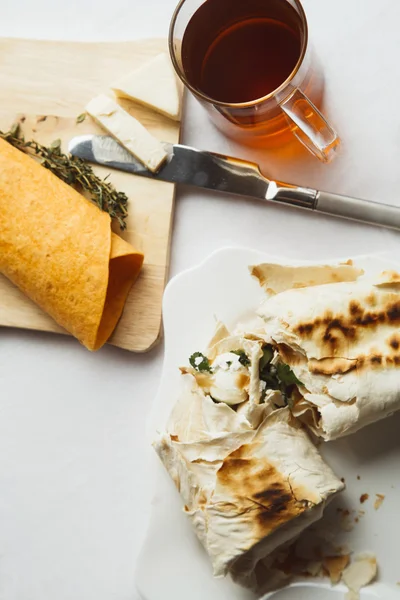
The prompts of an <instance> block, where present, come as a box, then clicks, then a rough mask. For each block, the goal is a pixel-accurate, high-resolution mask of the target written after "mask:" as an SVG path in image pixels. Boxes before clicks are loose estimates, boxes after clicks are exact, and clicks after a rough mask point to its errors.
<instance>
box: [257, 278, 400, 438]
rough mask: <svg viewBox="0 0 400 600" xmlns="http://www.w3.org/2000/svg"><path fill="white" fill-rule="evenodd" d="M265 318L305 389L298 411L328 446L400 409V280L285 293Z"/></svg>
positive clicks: (266, 307)
mask: <svg viewBox="0 0 400 600" xmlns="http://www.w3.org/2000/svg"><path fill="white" fill-rule="evenodd" d="M258 313H259V315H260V316H261V317H262V318H263V320H264V323H265V334H267V335H268V336H269V337H270V339H271V342H272V343H273V344H275V346H276V347H277V348H278V350H279V353H280V355H281V356H282V359H283V361H284V362H285V363H287V364H288V365H289V366H290V367H291V369H292V370H293V372H294V373H295V375H296V377H297V378H298V379H299V380H300V382H301V383H302V386H299V390H300V392H301V395H302V398H299V399H298V400H297V401H296V402H295V404H294V406H293V407H292V410H293V414H294V415H295V416H297V417H299V418H301V419H302V421H303V422H304V423H306V424H307V425H308V426H309V427H310V428H311V429H312V431H313V432H314V433H315V434H317V435H319V436H320V437H322V438H323V439H325V440H332V439H336V438H339V437H341V436H344V435H348V434H350V433H353V432H355V431H357V430H358V429H361V428H362V427H364V426H365V425H368V424H369V423H372V422H374V421H377V420H379V419H381V418H383V417H385V416H387V415H389V414H391V413H393V412H394V411H395V410H398V409H399V408H400V387H399V373H400V275H398V274H397V273H394V272H385V273H382V275H381V276H379V277H376V278H372V279H371V278H368V277H363V278H360V279H358V280H357V281H354V282H351V281H350V282H349V281H345V282H338V283H332V284H325V285H320V286H314V287H303V288H301V289H292V290H286V291H283V292H281V293H279V294H277V295H274V296H272V297H270V298H268V299H267V300H266V301H265V302H264V303H263V304H262V306H261V307H260V309H259V311H258Z"/></svg>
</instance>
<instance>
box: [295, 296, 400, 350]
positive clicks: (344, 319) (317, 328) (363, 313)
mask: <svg viewBox="0 0 400 600" xmlns="http://www.w3.org/2000/svg"><path fill="white" fill-rule="evenodd" d="M370 300H372V298H370ZM382 324H387V325H390V326H394V325H400V301H398V300H396V301H391V302H387V304H386V306H383V307H382V308H380V309H376V310H373V309H369V308H367V307H365V306H362V305H361V304H360V302H357V301H355V300H351V301H350V302H349V308H348V313H347V314H345V313H344V314H336V315H335V314H333V313H332V312H331V311H327V312H326V313H325V315H324V316H322V317H317V318H315V319H313V320H312V321H306V322H302V323H299V324H298V325H297V326H296V327H295V328H294V332H295V333H296V334H297V335H298V336H299V337H301V338H305V339H314V340H315V341H316V343H318V344H319V345H321V346H322V347H323V348H329V350H330V351H332V353H333V354H337V353H338V352H340V350H341V349H345V348H347V347H348V345H349V344H351V343H352V342H356V341H357V340H358V339H359V338H360V337H361V336H362V333H363V331H365V330H374V329H376V328H377V327H378V326H379V325H382ZM396 346H397V347H396ZM392 347H393V349H395V350H397V349H398V348H399V347H400V337H399V338H398V339H397V338H396V340H395V341H394V345H393V346H392Z"/></svg>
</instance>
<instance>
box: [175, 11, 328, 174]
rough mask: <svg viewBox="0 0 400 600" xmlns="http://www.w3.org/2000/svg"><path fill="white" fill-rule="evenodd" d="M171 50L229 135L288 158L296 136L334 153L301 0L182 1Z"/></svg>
mask: <svg viewBox="0 0 400 600" xmlns="http://www.w3.org/2000/svg"><path fill="white" fill-rule="evenodd" d="M169 48H170V53H171V58H172V62H173V65H174V67H175V70H176V72H177V74H178V75H179V77H180V78H181V80H182V81H183V83H184V84H185V85H186V86H187V87H188V88H189V89H190V90H191V92H192V93H193V94H194V95H195V96H196V97H197V99H198V100H199V101H200V102H201V104H202V105H203V106H204V107H205V108H206V110H207V111H208V112H209V114H210V116H211V118H212V120H213V121H214V123H215V124H216V125H217V127H219V129H220V130H221V131H223V132H224V133H226V134H227V135H229V136H231V137H233V138H234V139H236V140H239V141H242V142H244V143H248V144H251V145H253V146H256V147H260V148H263V149H267V148H270V149H273V151H274V153H275V152H277V151H279V152H280V153H282V158H283V157H286V156H287V157H288V158H290V157H292V156H293V151H295V152H297V151H299V150H300V148H301V146H300V144H299V143H298V142H301V144H302V145H303V146H305V147H306V148H307V149H308V150H309V151H310V152H312V153H313V154H314V155H315V156H317V157H318V158H319V159H320V160H322V161H325V162H328V161H329V160H331V159H332V158H333V156H334V155H335V152H336V149H337V148H338V146H339V143H340V139H339V137H338V135H337V133H336V131H335V130H334V128H333V127H332V126H331V125H330V123H329V122H328V121H327V119H326V118H325V117H324V115H323V114H322V113H321V112H320V110H319V109H320V107H321V104H322V98H323V77H322V73H321V71H320V69H319V65H318V62H317V60H316V56H315V54H314V52H313V50H312V48H311V46H310V43H309V36H308V26H307V18H306V15H305V12H304V9H303V7H302V4H301V0H179V4H178V6H177V8H176V10H175V12H174V14H173V17H172V21H171V27H170V33H169ZM296 138H297V142H296ZM289 146H290V148H289ZM286 149H287V150H286Z"/></svg>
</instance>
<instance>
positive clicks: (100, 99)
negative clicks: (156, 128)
mask: <svg viewBox="0 0 400 600" xmlns="http://www.w3.org/2000/svg"><path fill="white" fill-rule="evenodd" d="M86 112H87V113H88V114H89V115H90V116H91V117H93V119H94V120H95V121H96V122H97V123H99V125H101V126H102V127H103V128H104V129H106V130H107V131H108V132H109V133H110V134H111V135H112V136H113V137H115V139H116V140H117V141H118V142H119V143H120V144H122V146H124V147H125V148H126V149H127V150H128V151H129V152H130V153H131V154H133V155H134V156H135V158H137V159H138V160H140V162H141V163H143V164H144V165H145V166H146V167H147V168H148V169H149V170H150V171H152V172H153V173H155V172H156V171H158V169H159V168H160V167H161V165H162V163H163V162H164V161H165V159H166V158H167V153H166V152H165V150H164V147H163V145H162V144H161V142H159V141H158V140H157V139H156V138H155V137H154V136H153V135H151V133H150V132H149V131H147V129H146V128H145V127H144V126H143V125H142V124H141V123H139V121H138V120H137V119H135V118H134V117H132V116H131V115H130V114H129V113H127V112H126V111H125V110H124V109H123V108H122V107H121V106H119V104H117V103H116V102H115V101H114V100H112V99H111V98H109V97H108V96H105V95H104V94H101V95H100V96H96V98H93V100H91V101H90V102H89V104H88V105H87V106H86Z"/></svg>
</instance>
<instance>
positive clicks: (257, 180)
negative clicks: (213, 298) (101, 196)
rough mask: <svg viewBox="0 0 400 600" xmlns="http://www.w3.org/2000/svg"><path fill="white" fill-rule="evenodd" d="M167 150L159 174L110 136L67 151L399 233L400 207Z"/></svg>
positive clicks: (233, 161) (241, 163) (184, 150)
mask: <svg viewBox="0 0 400 600" xmlns="http://www.w3.org/2000/svg"><path fill="white" fill-rule="evenodd" d="M163 145H164V148H165V150H166V152H167V159H166V161H165V163H164V164H163V165H162V167H161V169H160V170H159V171H158V172H157V173H152V172H151V171H149V170H148V169H146V167H145V166H144V165H143V164H142V163H141V162H140V161H138V160H137V159H136V158H135V157H134V156H133V155H132V154H130V152H128V151H127V150H125V148H124V147H123V146H121V145H120V144H119V143H118V142H117V141H116V140H115V139H114V138H112V137H110V136H107V135H83V136H78V137H74V138H73V139H72V140H71V141H70V143H69V146H68V151H69V152H70V154H72V155H73V156H77V157H79V158H81V159H83V160H87V161H88V162H91V163H96V164H99V165H103V166H107V167H110V168H112V169H118V170H121V171H126V172H128V173H133V174H134V175H139V176H142V177H148V178H149V179H154V180H158V181H168V182H171V183H182V184H185V185H191V186H195V187H199V188H205V189H210V190H215V191H218V192H228V193H230V194H235V195H238V196H247V197H250V198H256V199H258V200H261V201H264V202H274V203H283V204H289V205H291V206H295V207H298V208H305V209H309V210H312V211H316V212H319V213H323V214H326V215H331V216H335V217H342V218H345V219H351V220H354V221H360V222H363V223H369V224H371V225H378V226H381V227H387V228H390V229H400V208H398V207H396V206H393V205H389V204H382V203H379V202H371V201H370V200H361V199H358V198H353V197H351V196H342V195H339V194H333V193H329V192H323V191H320V190H316V189H313V188H307V187H301V186H296V185H292V184H289V183H284V182H281V181H273V180H271V179H268V178H267V177H265V176H264V175H262V173H261V171H260V168H259V166H258V165H257V164H256V163H252V162H248V161H245V160H242V159H239V158H234V157H230V156H225V155H223V154H216V153H214V152H208V151H206V150H198V149H196V148H191V147H190V146H184V145H182V144H168V143H163Z"/></svg>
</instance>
